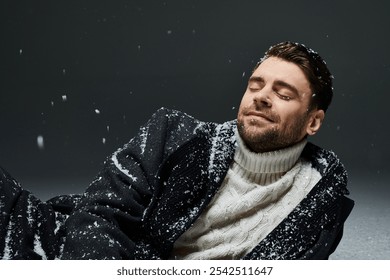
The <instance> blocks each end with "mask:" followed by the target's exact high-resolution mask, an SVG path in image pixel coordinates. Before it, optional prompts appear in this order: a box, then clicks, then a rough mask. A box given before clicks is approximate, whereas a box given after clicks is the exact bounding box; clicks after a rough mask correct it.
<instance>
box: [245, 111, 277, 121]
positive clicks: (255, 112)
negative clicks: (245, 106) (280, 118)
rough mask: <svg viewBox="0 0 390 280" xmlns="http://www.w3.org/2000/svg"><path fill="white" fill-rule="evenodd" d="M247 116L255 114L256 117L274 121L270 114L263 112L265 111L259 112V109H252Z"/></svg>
mask: <svg viewBox="0 0 390 280" xmlns="http://www.w3.org/2000/svg"><path fill="white" fill-rule="evenodd" d="M246 115H247V116H255V117H260V118H263V119H265V120H267V121H269V122H274V120H273V118H272V117H270V116H269V115H267V114H265V113H263V112H258V111H250V112H248V113H247V114H246Z"/></svg>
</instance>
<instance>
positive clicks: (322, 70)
mask: <svg viewBox="0 0 390 280" xmlns="http://www.w3.org/2000/svg"><path fill="white" fill-rule="evenodd" d="M269 57H278V58H281V59H283V60H285V61H288V62H292V63H294V64H296V65H297V66H298V67H299V68H300V69H301V70H302V71H303V72H304V74H305V75H306V78H307V79H308V81H309V83H310V87H311V90H312V99H311V104H310V107H311V109H315V108H317V109H321V110H324V111H325V112H326V110H327V109H328V107H329V105H330V103H331V102H332V97H333V86H332V80H333V76H332V74H331V73H330V71H329V69H328V67H327V65H326V62H325V61H324V60H323V59H322V58H321V56H320V55H319V54H318V53H316V52H315V51H313V50H312V49H310V48H307V47H306V46H305V45H303V44H299V43H294V42H282V43H279V44H276V45H274V46H271V47H270V48H269V49H268V51H266V53H265V55H264V57H263V58H262V59H261V60H260V61H259V62H258V63H257V65H256V67H255V69H257V67H259V65H260V64H261V63H262V62H263V61H264V60H265V59H267V58H269Z"/></svg>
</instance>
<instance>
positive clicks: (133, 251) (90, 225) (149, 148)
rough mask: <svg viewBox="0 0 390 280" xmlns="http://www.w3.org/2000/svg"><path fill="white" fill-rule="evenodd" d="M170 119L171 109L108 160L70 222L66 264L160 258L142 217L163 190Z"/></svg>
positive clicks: (142, 129) (157, 114)
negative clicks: (162, 172) (160, 177)
mask: <svg viewBox="0 0 390 280" xmlns="http://www.w3.org/2000/svg"><path fill="white" fill-rule="evenodd" d="M167 116H168V115H167V111H166V109H160V110H159V111H157V112H156V113H155V114H154V115H153V116H152V118H151V119H150V120H149V121H148V123H147V124H146V125H145V126H143V127H141V128H140V130H139V131H138V133H137V135H136V136H135V137H134V138H132V139H131V140H130V142H129V143H128V144H126V145H125V146H124V147H123V148H121V149H119V150H117V151H116V152H115V153H113V154H112V155H111V156H110V157H108V159H107V160H106V161H105V164H104V167H103V169H102V171H101V172H100V173H99V174H98V176H97V177H96V179H95V180H94V181H93V182H92V183H91V185H90V186H89V187H88V188H87V190H86V191H85V193H84V195H83V197H82V199H81V202H80V204H79V205H78V207H77V208H76V210H75V211H74V212H73V213H72V214H71V215H70V217H69V218H68V219H67V222H66V231H67V232H66V242H65V246H64V252H63V255H62V258H63V259H134V258H136V257H137V256H144V257H145V258H147V259H153V258H159V254H158V252H157V251H156V250H155V249H154V248H152V246H151V242H150V241H149V237H148V234H147V232H146V231H145V229H144V227H143V217H144V213H145V211H146V210H147V208H148V206H149V204H150V202H151V200H152V197H153V195H154V194H155V192H156V191H157V188H158V187H159V186H158V185H159V180H158V170H159V168H160V166H161V164H162V162H163V160H164V158H165V157H166V147H165V146H166V137H167V126H168V122H169V118H168V117H167ZM140 251H142V252H140Z"/></svg>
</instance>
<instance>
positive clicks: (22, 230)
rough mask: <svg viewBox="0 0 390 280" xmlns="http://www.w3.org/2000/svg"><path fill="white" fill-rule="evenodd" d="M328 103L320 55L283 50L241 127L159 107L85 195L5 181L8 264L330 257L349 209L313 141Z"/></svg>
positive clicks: (265, 64) (295, 47) (293, 46)
mask: <svg viewBox="0 0 390 280" xmlns="http://www.w3.org/2000/svg"><path fill="white" fill-rule="evenodd" d="M332 95H333V90H332V76H331V74H330V73H329V71H328V69H327V67H326V64H325V62H324V61H323V60H322V59H321V57H320V56H319V55H318V54H317V53H315V52H313V51H312V50H310V49H308V48H306V47H305V46H303V45H301V44H297V43H291V42H285V43H280V44H277V45H275V46H273V47H271V48H270V49H269V50H268V51H267V52H266V54H265V56H264V58H263V59H262V60H261V61H260V62H259V64H258V65H257V66H256V67H255V70H254V71H253V73H252V75H251V77H250V78H249V82H248V87H247V89H246V92H245V94H244V96H243V98H242V101H241V105H240V108H239V112H238V116H237V120H234V121H228V122H225V123H223V124H215V123H209V122H201V121H198V120H196V119H194V118H192V117H190V116H188V115H186V114H184V113H181V112H178V111H172V110H168V109H160V110H158V111H157V112H156V113H155V114H154V115H153V117H152V118H151V119H150V120H149V121H148V123H147V124H146V125H145V126H143V127H141V129H140V130H139V132H138V134H137V135H136V136H135V137H134V138H132V139H131V140H130V142H129V143H128V144H126V145H125V146H124V147H123V148H122V149H119V150H118V151H116V152H115V153H113V155H112V156H111V157H109V158H108V159H107V161H106V162H105V167H104V168H103V170H102V171H101V172H100V174H99V175H98V176H97V177H96V180H95V181H94V182H92V184H91V185H90V186H89V187H88V188H87V190H86V191H85V193H84V194H83V195H82V196H63V197H58V198H54V199H52V200H50V201H49V202H47V203H42V202H40V201H38V200H36V199H35V198H34V197H33V196H32V195H31V194H29V193H28V192H26V191H24V190H21V189H20V187H19V186H17V184H16V182H14V181H13V180H12V178H11V177H10V176H9V175H8V174H6V173H5V172H3V175H2V176H3V180H2V181H3V183H2V185H3V186H2V189H1V197H2V198H3V200H5V203H3V204H4V205H2V206H1V207H2V208H3V209H2V213H3V214H2V216H1V219H2V220H1V225H7V227H4V226H3V227H2V228H1V232H0V234H1V235H0V236H1V237H2V240H1V241H2V243H4V248H0V252H3V255H2V257H3V258H11V259H12V258H63V259H327V258H328V257H329V255H330V254H331V253H332V252H333V251H334V250H335V248H336V247H337V245H338V243H339V241H340V239H341V236H342V230H343V224H344V222H345V220H346V218H347V216H348V215H349V213H350V211H351V210H352V207H353V201H352V200H350V199H349V198H347V197H346V195H347V194H348V191H347V189H346V183H347V176H346V171H345V169H344V167H343V165H342V164H341V163H340V161H339V160H338V158H337V157H336V156H335V155H334V154H333V153H332V152H328V151H325V150H323V149H321V148H319V147H317V146H315V145H313V144H311V143H308V142H307V136H309V135H314V134H315V133H316V132H317V131H318V130H319V128H320V127H321V124H322V122H323V120H324V116H325V112H326V110H327V108H328V106H329V104H330V102H331V99H332ZM4 186H7V188H5V187H4ZM5 198H6V199H5ZM14 231H18V234H17V237H16V238H13V235H12V234H13V232H14ZM26 233H29V234H28V235H26ZM26 236H27V237H26Z"/></svg>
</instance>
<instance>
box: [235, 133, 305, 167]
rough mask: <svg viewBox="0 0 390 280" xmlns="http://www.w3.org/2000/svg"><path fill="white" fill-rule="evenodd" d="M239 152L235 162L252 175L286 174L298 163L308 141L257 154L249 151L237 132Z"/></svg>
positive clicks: (237, 151) (236, 154)
mask: <svg viewBox="0 0 390 280" xmlns="http://www.w3.org/2000/svg"><path fill="white" fill-rule="evenodd" d="M236 137H237V144H238V146H237V150H236V153H235V155H234V160H235V162H236V163H237V164H238V165H240V166H241V167H242V168H244V169H245V170H247V171H249V172H252V173H263V174H264V173H265V174H269V173H285V172H287V171H288V170H290V169H291V168H292V167H293V166H294V165H295V163H296V162H297V160H298V158H299V156H300V155H301V153H302V150H303V148H304V147H305V145H306V143H307V140H306V139H304V140H302V141H301V142H299V143H297V144H295V145H293V146H290V147H287V148H284V149H280V150H275V151H271V152H265V153H255V152H252V151H251V150H249V149H248V147H247V146H246V145H245V143H244V141H243V139H242V138H241V136H240V134H239V133H238V131H237V130H236Z"/></svg>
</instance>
